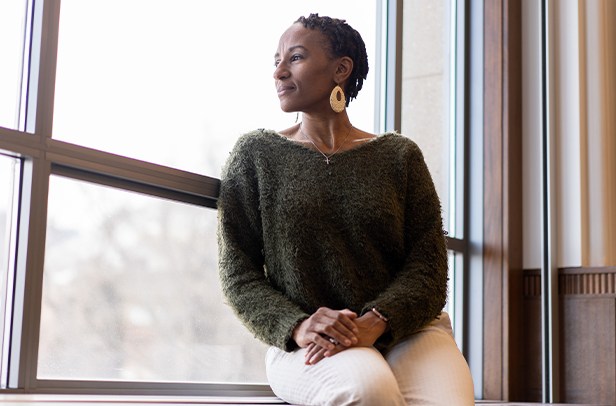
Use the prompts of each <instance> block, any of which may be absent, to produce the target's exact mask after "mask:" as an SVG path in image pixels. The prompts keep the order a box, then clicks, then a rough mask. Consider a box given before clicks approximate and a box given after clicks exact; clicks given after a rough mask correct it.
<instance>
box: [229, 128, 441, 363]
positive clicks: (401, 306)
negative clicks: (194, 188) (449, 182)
mask: <svg viewBox="0 0 616 406" xmlns="http://www.w3.org/2000/svg"><path fill="white" fill-rule="evenodd" d="M330 162H331V163H330V164H329V165H327V164H326V162H325V158H324V157H323V156H322V155H321V154H320V153H319V152H317V151H314V150H312V149H309V148H306V147H305V146H302V145H300V144H298V143H296V142H293V141H290V140H288V139H287V138H285V137H283V136H282V135H279V134H278V133H276V132H274V131H266V130H257V131H254V132H251V133H249V134H246V135H244V136H242V137H241V138H240V139H239V140H238V142H237V144H236V146H235V148H234V149H233V152H231V155H230V156H229V159H228V161H227V164H226V165H225V167H224V169H223V175H222V178H221V186H220V197H219V200H218V213H219V214H218V218H219V226H218V227H219V229H218V238H219V267H220V280H221V285H222V289H223V293H224V295H225V297H226V300H227V302H228V304H229V305H230V306H231V307H232V308H233V310H234V311H235V313H236V314H237V316H238V317H239V318H240V319H241V321H242V322H243V323H244V324H245V325H246V327H248V329H249V330H250V331H251V332H252V333H253V334H254V335H255V336H256V337H257V338H259V339H260V340H262V341H263V342H265V343H266V344H270V345H274V346H277V347H279V348H282V349H284V350H286V351H291V350H293V349H294V348H296V346H297V344H296V343H295V342H294V341H293V339H292V332H293V329H294V328H295V326H296V325H297V324H299V323H300V322H301V321H302V320H304V319H306V318H307V317H309V315H310V314H312V313H314V312H315V311H316V310H317V309H318V308H319V307H321V306H326V307H329V308H332V309H337V310H340V309H345V308H348V309H351V310H352V311H355V312H357V313H358V314H359V315H362V314H364V313H365V312H367V311H370V310H371V309H372V308H373V307H375V308H377V309H378V311H379V312H380V313H382V314H383V315H384V316H385V317H388V318H389V325H390V327H391V330H390V332H388V333H386V334H384V335H383V336H382V337H381V338H379V340H378V341H377V346H378V347H380V348H381V349H384V348H386V347H389V346H391V345H393V344H395V343H397V342H398V341H400V340H401V339H403V338H406V337H408V336H409V335H411V334H413V333H414V332H415V331H417V330H418V329H419V328H421V327H422V326H424V325H425V324H427V323H429V322H430V321H432V320H434V319H435V318H436V317H437V316H438V314H439V313H440V311H441V310H442V308H443V306H444V305H445V300H446V290H447V252H446V245H445V244H446V243H445V237H444V233H443V229H442V220H441V211H440V203H439V200H438V196H437V194H436V191H435V189H434V184H433V183H432V179H431V177H430V174H429V172H428V169H427V167H426V164H425V163H424V160H423V156H422V154H421V151H420V149H419V147H417V145H416V144H415V143H414V142H413V141H411V140H409V139H408V138H406V137H403V136H401V135H398V134H394V133H387V134H383V135H381V136H379V137H377V138H375V139H373V140H371V141H368V142H366V143H364V144H361V145H359V146H357V147H355V148H353V149H350V150H347V151H342V152H339V153H338V154H336V155H334V156H333V157H332V158H331V161H330Z"/></svg>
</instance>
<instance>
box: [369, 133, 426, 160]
mask: <svg viewBox="0 0 616 406" xmlns="http://www.w3.org/2000/svg"><path fill="white" fill-rule="evenodd" d="M373 141H378V142H377V144H378V145H379V146H381V147H382V148H385V149H388V150H390V151H392V152H395V153H398V154H402V155H408V154H411V155H415V154H421V149H420V148H419V145H417V143H416V142H415V141H413V140H412V139H411V138H409V137H407V136H404V135H402V134H400V133H398V132H395V131H392V132H386V133H383V134H380V135H377V136H376V137H375V138H374V140H373Z"/></svg>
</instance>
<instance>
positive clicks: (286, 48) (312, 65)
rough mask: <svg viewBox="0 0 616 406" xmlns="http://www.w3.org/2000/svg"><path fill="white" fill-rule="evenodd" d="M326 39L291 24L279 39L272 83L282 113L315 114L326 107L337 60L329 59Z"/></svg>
mask: <svg viewBox="0 0 616 406" xmlns="http://www.w3.org/2000/svg"><path fill="white" fill-rule="evenodd" d="M325 41H326V39H325V38H324V37H323V36H322V34H321V33H320V32H319V29H315V30H312V29H310V28H305V27H304V26H303V25H302V24H299V23H296V24H293V25H292V26H291V27H290V28H289V29H288V30H287V31H285V33H284V34H282V37H280V42H279V43H278V49H277V50H276V54H275V55H274V60H275V66H276V70H275V71H274V79H275V81H276V90H277V92H278V98H279V99H280V108H281V109H282V110H283V111H285V112H293V111H302V112H317V111H319V110H325V111H327V109H329V110H331V108H330V107H329V95H330V93H331V91H332V89H333V88H334V87H335V86H336V81H335V80H334V79H335V77H336V69H337V65H338V59H339V58H334V59H333V60H332V59H330V58H329V56H328V54H327V51H326V49H325V48H324V44H325Z"/></svg>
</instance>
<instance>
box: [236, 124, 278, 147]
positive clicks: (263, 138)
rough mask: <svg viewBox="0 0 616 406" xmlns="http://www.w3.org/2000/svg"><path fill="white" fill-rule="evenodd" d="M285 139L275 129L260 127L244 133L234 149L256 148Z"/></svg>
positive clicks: (269, 145) (268, 145)
mask: <svg viewBox="0 0 616 406" xmlns="http://www.w3.org/2000/svg"><path fill="white" fill-rule="evenodd" d="M280 141H284V136H282V135H281V134H279V133H278V132H276V131H274V130H266V129H265V128H258V129H256V130H253V131H250V132H247V133H245V134H242V135H241V136H240V137H239V138H238V139H237V142H236V143H235V148H234V149H248V150H254V148H258V147H262V146H266V147H271V146H272V145H274V144H276V143H279V142H280Z"/></svg>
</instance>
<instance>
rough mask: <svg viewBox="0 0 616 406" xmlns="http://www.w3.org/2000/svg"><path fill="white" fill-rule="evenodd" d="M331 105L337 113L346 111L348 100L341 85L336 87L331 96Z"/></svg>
mask: <svg viewBox="0 0 616 406" xmlns="http://www.w3.org/2000/svg"><path fill="white" fill-rule="evenodd" d="M329 104H330V106H332V110H334V111H335V112H336V113H342V111H344V107H345V105H346V99H345V98H344V92H343V91H342V88H341V87H340V85H338V84H336V87H334V90H332V93H331V94H330V95H329Z"/></svg>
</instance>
